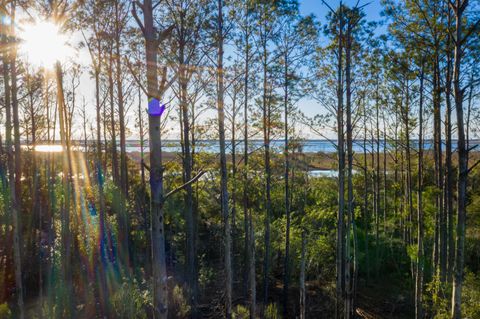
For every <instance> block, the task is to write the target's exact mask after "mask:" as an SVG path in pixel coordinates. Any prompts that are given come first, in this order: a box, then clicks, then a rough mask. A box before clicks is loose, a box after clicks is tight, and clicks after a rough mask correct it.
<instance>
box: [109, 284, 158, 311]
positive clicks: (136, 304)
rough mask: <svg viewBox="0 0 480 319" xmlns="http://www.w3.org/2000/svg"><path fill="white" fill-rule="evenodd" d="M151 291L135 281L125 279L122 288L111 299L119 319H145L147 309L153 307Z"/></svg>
mask: <svg viewBox="0 0 480 319" xmlns="http://www.w3.org/2000/svg"><path fill="white" fill-rule="evenodd" d="M150 291H151V290H150V289H144V288H142V287H141V286H140V285H139V284H138V282H137V281H136V280H135V279H133V280H129V279H126V278H125V279H124V282H123V284H122V286H121V288H119V289H117V290H116V292H115V293H114V294H113V296H112V298H111V303H112V308H113V311H114V312H115V317H117V318H132V319H144V318H147V313H146V309H147V308H148V307H150V306H151V299H152V296H151V294H150Z"/></svg>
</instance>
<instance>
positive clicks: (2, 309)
mask: <svg viewBox="0 0 480 319" xmlns="http://www.w3.org/2000/svg"><path fill="white" fill-rule="evenodd" d="M10 318H12V312H11V311H10V308H9V307H8V304H7V303H6V302H5V303H2V304H0V319H10Z"/></svg>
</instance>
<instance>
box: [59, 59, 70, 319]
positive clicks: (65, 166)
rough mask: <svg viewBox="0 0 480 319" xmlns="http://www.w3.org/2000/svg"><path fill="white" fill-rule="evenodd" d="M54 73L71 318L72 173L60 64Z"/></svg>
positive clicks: (67, 309) (64, 255)
mask: <svg viewBox="0 0 480 319" xmlns="http://www.w3.org/2000/svg"><path fill="white" fill-rule="evenodd" d="M55 73H56V79H57V101H58V119H59V124H60V127H59V129H60V140H61V143H62V148H63V156H62V157H63V162H62V173H63V176H62V184H63V192H64V198H63V199H62V201H63V202H62V208H61V212H62V246H63V247H62V250H63V251H62V259H63V263H62V265H63V269H62V271H63V276H64V284H65V285H66V288H67V294H66V296H64V297H65V298H66V299H65V309H63V311H64V315H65V316H67V317H68V316H71V315H72V312H73V300H72V297H73V295H72V292H73V280H72V275H73V274H72V266H71V258H72V255H71V250H72V236H71V233H70V209H71V205H70V200H71V195H70V193H71V185H70V179H71V173H72V166H71V165H72V164H71V163H72V161H71V153H70V150H71V148H70V141H69V139H68V138H67V127H66V110H65V95H64V91H63V71H62V66H61V64H60V62H57V63H56V65H55Z"/></svg>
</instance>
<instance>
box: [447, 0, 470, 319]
mask: <svg viewBox="0 0 480 319" xmlns="http://www.w3.org/2000/svg"><path fill="white" fill-rule="evenodd" d="M467 1H468V0H463V1H461V0H456V1H455V4H452V5H451V6H452V9H453V12H454V14H455V39H457V40H456V41H455V57H454V66H453V87H454V96H455V109H456V115H457V134H458V141H457V148H458V182H457V183H458V184H457V238H456V254H455V268H454V277H453V291H452V319H460V318H462V287H463V266H464V256H465V252H464V249H465V230H466V204H467V179H468V150H467V148H466V141H465V128H464V118H463V92H464V90H463V89H462V88H461V83H460V81H461V79H460V76H461V74H460V73H461V69H460V68H461V65H462V50H463V49H462V42H463V40H464V38H463V37H462V28H463V25H462V18H463V12H464V10H465V8H466V5H467V4H468V2H467Z"/></svg>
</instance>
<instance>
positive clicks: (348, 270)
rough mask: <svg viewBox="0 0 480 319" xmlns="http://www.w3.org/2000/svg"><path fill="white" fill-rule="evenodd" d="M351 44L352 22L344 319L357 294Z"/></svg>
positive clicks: (347, 67)
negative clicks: (353, 234)
mask: <svg viewBox="0 0 480 319" xmlns="http://www.w3.org/2000/svg"><path fill="white" fill-rule="evenodd" d="M351 44H352V22H351V21H350V22H349V23H348V24H347V33H346V47H345V85H346V113H347V123H346V124H347V227H346V228H347V232H346V234H345V235H346V236H345V241H346V251H345V256H346V261H345V289H346V296H345V297H346V298H345V313H344V318H352V317H353V316H354V310H355V300H354V296H355V293H354V291H353V289H354V286H355V285H354V282H353V279H354V278H355V273H352V269H353V270H354V269H355V266H353V267H352V265H351V254H352V253H351V251H350V247H351V244H350V234H351V233H350V232H351V229H352V225H353V222H354V221H353V218H354V215H353V210H354V203H353V124H352V101H351V100H352V88H351V85H352V75H351Z"/></svg>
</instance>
